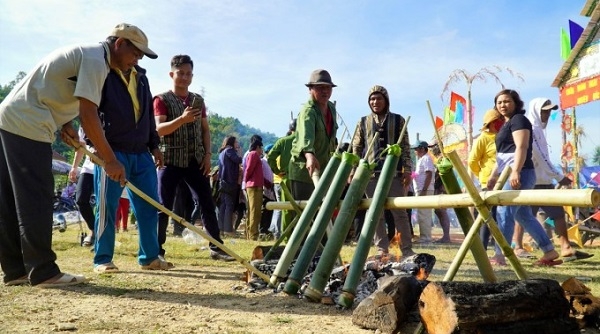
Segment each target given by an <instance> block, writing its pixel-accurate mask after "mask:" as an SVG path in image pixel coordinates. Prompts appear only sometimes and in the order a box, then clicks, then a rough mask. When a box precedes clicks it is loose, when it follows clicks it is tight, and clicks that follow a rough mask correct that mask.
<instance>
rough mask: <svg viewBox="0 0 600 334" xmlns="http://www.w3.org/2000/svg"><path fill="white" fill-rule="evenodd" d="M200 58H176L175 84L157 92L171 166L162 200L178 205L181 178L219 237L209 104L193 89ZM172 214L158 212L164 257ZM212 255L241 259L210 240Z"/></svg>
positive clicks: (161, 174) (161, 181) (162, 177)
mask: <svg viewBox="0 0 600 334" xmlns="http://www.w3.org/2000/svg"><path fill="white" fill-rule="evenodd" d="M193 71H194V62H193V61H192V59H191V58H190V56H188V55H177V56H174V57H173V58H172V59H171V71H170V72H169V76H171V79H173V89H172V90H170V91H168V92H165V93H162V94H159V95H157V96H155V97H154V117H155V121H156V129H157V131H158V135H159V136H160V137H161V150H162V152H163V155H164V159H165V167H164V168H161V169H160V170H159V171H158V194H159V198H160V201H161V203H162V204H163V205H164V206H165V207H167V208H168V209H172V208H173V203H174V200H175V190H176V188H177V185H178V184H179V182H180V181H181V180H183V181H184V182H185V183H186V184H187V186H188V187H189V189H190V191H191V193H192V197H193V198H194V199H195V200H196V201H197V203H199V205H200V206H201V209H202V217H203V221H204V228H205V229H206V231H207V232H208V234H210V236H212V237H213V238H214V239H216V240H217V241H219V242H221V243H222V242H223V241H222V240H221V237H220V230H219V224H218V221H217V215H216V213H215V203H214V202H213V199H212V192H211V187H210V179H209V176H210V167H211V166H210V156H211V152H210V132H209V129H208V120H207V119H206V107H205V105H204V99H203V98H202V96H201V95H200V94H196V93H192V92H190V91H189V86H190V84H191V83H192V77H193V75H194V73H193ZM168 224H169V217H168V216H167V215H166V214H165V213H163V212H160V213H159V215H158V242H159V244H160V246H161V250H160V254H161V256H163V257H164V255H165V249H164V246H163V245H164V243H165V242H166V240H167V226H168ZM210 250H211V251H210V257H211V258H213V259H215V260H223V261H234V260H235V259H234V258H233V257H231V256H229V255H227V254H226V253H224V252H223V251H221V250H220V249H219V248H218V247H217V246H215V245H214V244H212V243H211V244H210Z"/></svg>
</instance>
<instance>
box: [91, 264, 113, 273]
mask: <svg viewBox="0 0 600 334" xmlns="http://www.w3.org/2000/svg"><path fill="white" fill-rule="evenodd" d="M94 272H95V273H97V274H105V273H117V272H119V268H118V267H117V266H115V264H114V263H112V262H108V263H103V264H99V265H96V266H94Z"/></svg>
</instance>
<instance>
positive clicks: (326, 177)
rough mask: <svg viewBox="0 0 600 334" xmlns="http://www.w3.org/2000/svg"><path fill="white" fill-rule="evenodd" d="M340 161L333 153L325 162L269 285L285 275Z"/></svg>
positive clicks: (338, 156)
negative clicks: (320, 175) (325, 165)
mask: <svg viewBox="0 0 600 334" xmlns="http://www.w3.org/2000/svg"><path fill="white" fill-rule="evenodd" d="M340 163H341V158H340V155H339V154H337V153H336V154H334V155H333V156H332V157H331V159H330V160H329V162H328V163H327V167H325V171H324V172H323V176H322V177H321V180H320V181H319V183H318V184H317V186H316V187H315V190H314V191H313V193H312V194H311V196H310V199H309V200H308V204H307V205H306V207H305V208H304V211H302V214H301V215H300V218H299V219H298V224H297V225H296V227H295V228H294V231H293V232H292V235H291V236H290V238H289V240H288V242H287V244H286V245H285V248H284V250H283V253H282V254H281V257H280V258H279V261H278V262H277V266H276V267H275V271H274V272H273V274H272V275H271V279H270V280H269V285H270V286H271V287H276V286H277V283H278V282H279V281H281V280H282V279H283V278H285V277H286V276H287V271H288V269H289V268H290V264H291V263H292V261H293V260H294V257H295V256H296V253H297V252H298V249H299V248H300V245H301V244H302V241H303V239H304V236H305V235H306V232H307V231H308V228H309V227H310V222H311V221H312V219H313V217H314V216H315V214H316V213H317V210H318V209H319V205H320V204H321V201H322V200H323V197H324V196H325V193H326V192H327V189H328V187H329V185H330V184H331V180H333V176H334V174H335V171H336V170H337V168H338V166H339V165H340Z"/></svg>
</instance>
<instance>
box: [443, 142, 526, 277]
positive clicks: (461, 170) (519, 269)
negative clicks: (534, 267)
mask: <svg viewBox="0 0 600 334" xmlns="http://www.w3.org/2000/svg"><path fill="white" fill-rule="evenodd" d="M448 158H449V159H450V160H451V161H452V164H454V166H455V168H456V172H457V173H458V175H459V176H460V177H461V179H462V180H463V182H464V184H465V187H466V188H467V192H468V193H469V195H471V196H472V198H473V202H474V204H475V207H476V208H477V210H478V211H479V214H480V215H483V216H484V219H486V220H487V221H488V226H489V227H490V232H491V233H492V235H493V236H494V239H496V243H497V244H498V246H500V249H501V250H502V254H504V256H506V258H507V259H508V260H509V262H510V264H511V266H512V268H513V270H514V272H515V273H516V274H517V277H518V278H519V279H527V272H525V269H523V266H522V265H521V262H519V259H518V258H517V256H516V255H515V252H514V251H513V249H512V247H510V243H509V242H508V241H507V240H506V239H505V238H504V236H503V235H502V232H501V231H500V229H499V228H498V226H497V225H496V224H495V222H494V220H493V218H492V220H491V222H492V223H490V221H489V220H488V219H489V218H490V215H491V214H490V210H489V209H488V208H487V206H485V202H484V201H483V199H481V197H479V196H478V194H477V189H476V188H475V185H474V184H473V181H471V178H469V175H468V174H467V170H466V169H465V167H464V166H463V165H462V163H461V162H460V158H459V157H458V154H456V152H451V153H450V154H448ZM507 168H508V167H507ZM503 172H504V171H503ZM507 177H508V176H507Z"/></svg>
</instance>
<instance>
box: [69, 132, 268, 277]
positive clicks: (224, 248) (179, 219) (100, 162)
mask: <svg viewBox="0 0 600 334" xmlns="http://www.w3.org/2000/svg"><path fill="white" fill-rule="evenodd" d="M69 139H70V140H69V141H70V143H69V144H70V145H71V146H73V147H75V148H76V149H77V150H79V151H81V152H82V153H84V154H85V155H87V156H89V157H90V159H92V161H93V162H94V163H95V164H97V165H99V166H101V167H104V166H105V163H104V161H103V160H102V159H100V158H99V157H98V156H96V155H95V154H93V153H92V152H90V151H89V150H88V149H87V148H86V147H85V146H83V145H81V144H79V143H78V142H77V141H75V140H73V138H69ZM125 186H126V187H127V188H129V190H131V191H132V192H133V193H135V194H136V195H138V196H140V197H141V198H143V199H144V200H145V201H146V202H148V203H150V204H151V205H152V206H154V207H155V208H157V209H158V210H160V211H162V212H164V213H166V214H167V215H168V216H169V217H171V218H172V219H173V220H174V221H176V222H178V223H179V224H181V225H183V226H185V227H186V228H187V229H188V230H190V231H192V232H194V233H196V234H198V235H200V236H201V237H203V238H204V239H206V240H208V241H209V242H211V243H212V244H214V245H215V246H217V247H218V248H219V249H221V250H222V251H224V252H225V253H227V254H228V255H230V256H231V257H233V258H234V259H236V260H237V261H238V262H239V263H241V264H242V265H243V266H244V267H246V269H248V270H249V271H251V272H253V273H254V274H255V275H256V276H258V277H260V278H261V279H262V280H263V281H265V282H268V281H269V276H267V275H266V274H264V273H263V272H262V271H260V270H258V269H257V268H255V267H254V266H252V265H251V264H250V263H249V262H248V261H246V260H245V259H243V258H242V257H241V256H239V255H237V253H235V252H234V251H233V250H231V249H230V248H229V247H227V246H225V245H224V244H222V243H220V242H218V241H217V240H216V239H215V238H213V237H212V236H210V234H208V233H206V232H204V231H202V230H201V229H199V228H198V227H196V226H194V225H192V224H190V223H189V222H187V221H186V220H185V219H184V218H182V217H180V216H178V215H176V214H175V213H174V212H173V211H170V210H169V209H167V208H166V207H165V206H163V205H162V204H160V203H158V202H157V201H155V200H154V199H153V198H152V197H150V196H148V195H146V194H145V193H144V192H143V191H141V190H140V189H139V188H138V187H136V186H134V185H133V184H131V182H129V181H127V183H126V184H125Z"/></svg>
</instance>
